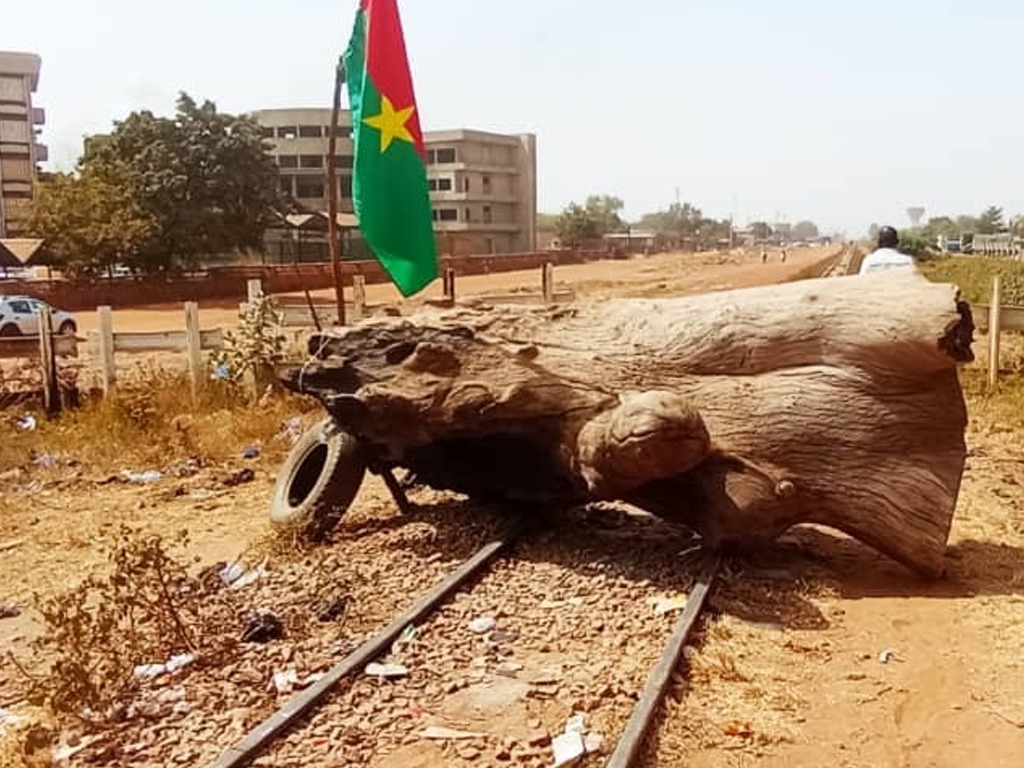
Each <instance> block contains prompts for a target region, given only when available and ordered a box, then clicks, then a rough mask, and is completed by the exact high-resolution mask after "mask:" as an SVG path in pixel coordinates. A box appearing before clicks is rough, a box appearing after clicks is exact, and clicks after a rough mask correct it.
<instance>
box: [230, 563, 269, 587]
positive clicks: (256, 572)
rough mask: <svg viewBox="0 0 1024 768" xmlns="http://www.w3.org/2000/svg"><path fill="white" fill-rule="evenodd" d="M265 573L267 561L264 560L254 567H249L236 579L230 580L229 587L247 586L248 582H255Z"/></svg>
mask: <svg viewBox="0 0 1024 768" xmlns="http://www.w3.org/2000/svg"><path fill="white" fill-rule="evenodd" d="M266 575H267V561H266V560H264V561H263V562H262V563H260V564H259V565H257V566H256V567H255V568H250V569H249V570H248V571H246V572H245V573H243V574H242V575H241V576H239V577H238V578H237V579H235V580H234V581H232V582H231V584H230V587H231V588H232V589H242V588H244V587H248V586H249V585H250V584H255V583H256V582H257V581H259V580H260V579H262V578H263V577H264V576H266Z"/></svg>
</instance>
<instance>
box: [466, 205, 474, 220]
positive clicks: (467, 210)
mask: <svg viewBox="0 0 1024 768" xmlns="http://www.w3.org/2000/svg"><path fill="white" fill-rule="evenodd" d="M472 220H473V216H472V212H471V211H470V210H469V208H467V209H466V221H472Z"/></svg>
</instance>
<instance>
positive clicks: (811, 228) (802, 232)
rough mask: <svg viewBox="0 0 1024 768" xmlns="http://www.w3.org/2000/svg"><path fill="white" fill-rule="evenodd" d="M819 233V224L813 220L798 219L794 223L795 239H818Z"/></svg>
mask: <svg viewBox="0 0 1024 768" xmlns="http://www.w3.org/2000/svg"><path fill="white" fill-rule="evenodd" d="M819 234H820V232H819V231H818V225H817V224H815V223H814V222H813V221H807V220H804V221H798V222H797V223H796V224H794V225H793V239H794V240H805V241H809V240H817V239H818V235H819Z"/></svg>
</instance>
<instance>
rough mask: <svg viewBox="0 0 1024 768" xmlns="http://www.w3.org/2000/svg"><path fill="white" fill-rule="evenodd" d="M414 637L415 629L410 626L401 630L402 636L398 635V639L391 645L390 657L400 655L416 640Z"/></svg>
mask: <svg viewBox="0 0 1024 768" xmlns="http://www.w3.org/2000/svg"><path fill="white" fill-rule="evenodd" d="M416 635H417V630H416V627H414V626H413V625H412V624H410V625H409V626H407V627H406V628H405V629H403V630H402V634H401V635H399V636H398V639H397V640H395V642H393V643H392V644H391V655H392V656H397V655H398V654H399V653H401V652H402V650H403V649H404V648H405V647H406V646H407V645H410V644H411V643H412V642H413V641H414V640H415V639H416Z"/></svg>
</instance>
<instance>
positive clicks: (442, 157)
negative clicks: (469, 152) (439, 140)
mask: <svg viewBox="0 0 1024 768" xmlns="http://www.w3.org/2000/svg"><path fill="white" fill-rule="evenodd" d="M437 162H438V164H444V163H454V162H455V148H454V147H445V148H444V149H439V150H437Z"/></svg>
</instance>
